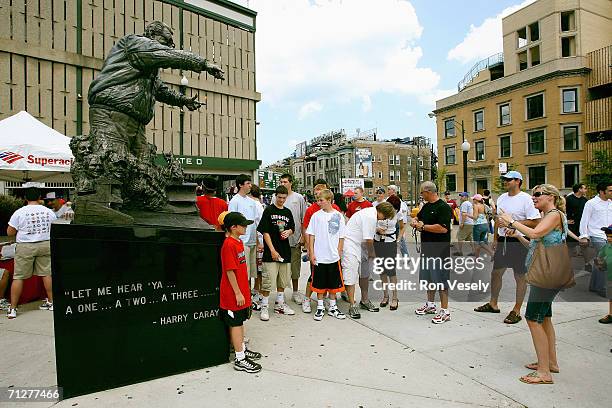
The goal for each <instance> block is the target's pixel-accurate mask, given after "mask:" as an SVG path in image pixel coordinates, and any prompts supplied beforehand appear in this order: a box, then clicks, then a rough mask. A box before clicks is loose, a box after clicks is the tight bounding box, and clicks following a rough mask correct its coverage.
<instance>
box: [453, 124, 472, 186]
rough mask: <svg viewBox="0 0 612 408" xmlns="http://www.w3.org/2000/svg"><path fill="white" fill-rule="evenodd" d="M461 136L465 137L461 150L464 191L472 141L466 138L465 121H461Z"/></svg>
mask: <svg viewBox="0 0 612 408" xmlns="http://www.w3.org/2000/svg"><path fill="white" fill-rule="evenodd" d="M455 123H456V122H455ZM461 137H462V138H463V143H461V150H463V191H465V192H467V170H468V169H467V164H468V152H469V151H470V142H468V141H467V140H465V129H464V128H463V121H461Z"/></svg>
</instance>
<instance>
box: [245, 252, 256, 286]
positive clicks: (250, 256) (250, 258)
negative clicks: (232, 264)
mask: <svg viewBox="0 0 612 408" xmlns="http://www.w3.org/2000/svg"><path fill="white" fill-rule="evenodd" d="M244 257H245V258H246V264H247V273H248V274H249V278H256V277H257V246H256V245H255V246H246V245H245V246H244Z"/></svg>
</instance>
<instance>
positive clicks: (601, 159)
mask: <svg viewBox="0 0 612 408" xmlns="http://www.w3.org/2000/svg"><path fill="white" fill-rule="evenodd" d="M591 157H592V158H591V161H589V162H588V163H586V164H585V167H586V174H587V180H586V183H585V184H586V185H587V187H588V188H589V191H591V192H593V191H595V189H596V186H597V184H598V183H601V182H604V181H609V180H610V178H612V176H610V175H611V174H612V152H610V151H609V150H593V155H592V156H591ZM595 194H597V192H595Z"/></svg>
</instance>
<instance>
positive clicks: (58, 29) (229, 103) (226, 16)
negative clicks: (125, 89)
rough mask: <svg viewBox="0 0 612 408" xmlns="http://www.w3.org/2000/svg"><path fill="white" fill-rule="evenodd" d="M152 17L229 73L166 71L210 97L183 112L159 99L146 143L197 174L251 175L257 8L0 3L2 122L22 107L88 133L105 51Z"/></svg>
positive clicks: (168, 78) (202, 3) (223, 2)
mask: <svg viewBox="0 0 612 408" xmlns="http://www.w3.org/2000/svg"><path fill="white" fill-rule="evenodd" d="M154 20H160V21H163V22H164V23H166V24H168V25H169V26H170V27H171V28H172V29H173V31H174V42H175V43H176V44H177V48H182V49H185V50H191V51H193V52H195V53H197V54H199V55H202V56H204V57H205V58H207V59H208V60H210V61H213V62H215V63H217V64H220V65H221V67H222V68H223V70H224V71H225V73H226V79H225V80H224V81H220V80H217V79H214V78H213V77H212V76H209V75H208V74H206V73H202V74H196V73H192V72H179V70H170V69H167V70H164V71H163V72H162V74H161V78H162V80H163V81H165V82H166V83H167V84H169V85H171V87H172V88H173V89H175V90H179V89H181V88H182V90H183V91H184V92H185V93H186V94H187V95H190V96H191V95H198V96H199V99H200V100H201V101H204V100H205V101H206V102H207V105H206V106H203V107H202V108H200V109H199V110H198V111H194V112H189V111H181V110H180V109H179V108H177V107H171V106H168V105H164V104H162V103H158V104H157V107H156V110H155V118H154V119H153V120H152V121H151V123H150V124H149V125H148V127H147V138H148V140H149V142H152V143H155V145H156V146H157V148H158V153H173V154H175V155H176V156H178V157H179V159H180V160H181V162H182V163H183V166H184V168H185V172H186V173H187V174H188V178H191V179H194V180H195V179H197V178H199V177H201V176H200V175H201V174H204V173H208V174H216V175H219V176H220V177H221V178H232V177H234V175H236V174H239V173H251V174H253V172H254V171H255V170H257V169H258V168H259V165H260V161H259V160H257V146H256V109H255V106H256V103H257V102H258V101H259V100H260V99H261V95H260V94H259V93H258V92H257V91H256V84H255V79H256V77H255V20H256V13H255V12H254V11H252V10H250V9H248V8H245V7H242V6H240V5H237V4H234V3H232V2H230V1H227V0H112V1H108V0H37V1H15V0H13V1H8V0H6V1H4V0H3V1H0V120H1V119H4V118H6V117H8V116H11V115H13V114H15V113H17V112H19V111H21V110H25V111H27V112H29V113H30V114H31V115H33V116H34V117H36V118H37V119H39V120H40V121H42V122H43V123H45V124H46V125H48V126H50V127H52V128H54V129H56V130H58V131H59V132H61V133H63V134H65V135H67V136H74V135H78V134H86V133H87V132H88V131H89V122H88V113H89V112H88V104H87V91H88V89H89V84H90V83H91V81H92V80H93V78H94V77H95V76H96V75H97V73H98V72H99V71H100V69H101V67H102V63H103V61H104V56H105V55H106V54H107V53H108V51H109V50H110V48H111V47H112V46H113V44H114V43H115V42H116V41H117V40H118V39H119V38H121V37H122V36H124V35H126V34H131V33H137V34H140V33H143V31H144V27H145V25H146V24H148V23H150V22H152V21H154ZM183 75H184V76H185V78H186V79H187V80H188V85H187V86H183V87H182V86H181V78H182V77H183Z"/></svg>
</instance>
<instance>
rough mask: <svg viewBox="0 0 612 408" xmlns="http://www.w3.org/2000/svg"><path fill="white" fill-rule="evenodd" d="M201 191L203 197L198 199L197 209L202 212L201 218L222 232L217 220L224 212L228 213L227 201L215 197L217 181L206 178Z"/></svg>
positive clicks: (200, 196)
mask: <svg viewBox="0 0 612 408" xmlns="http://www.w3.org/2000/svg"><path fill="white" fill-rule="evenodd" d="M201 190H202V193H203V195H199V196H197V197H196V207H198V210H199V211H200V218H202V219H203V220H204V221H206V222H207V223H208V224H210V225H211V226H213V227H215V229H216V230H217V231H221V226H220V225H219V224H218V223H217V219H218V217H219V215H220V214H221V213H222V212H224V211H227V203H226V202H225V200H222V199H220V198H218V197H215V194H216V193H217V181H216V180H215V179H214V178H212V177H205V178H204V180H202V188H201Z"/></svg>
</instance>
